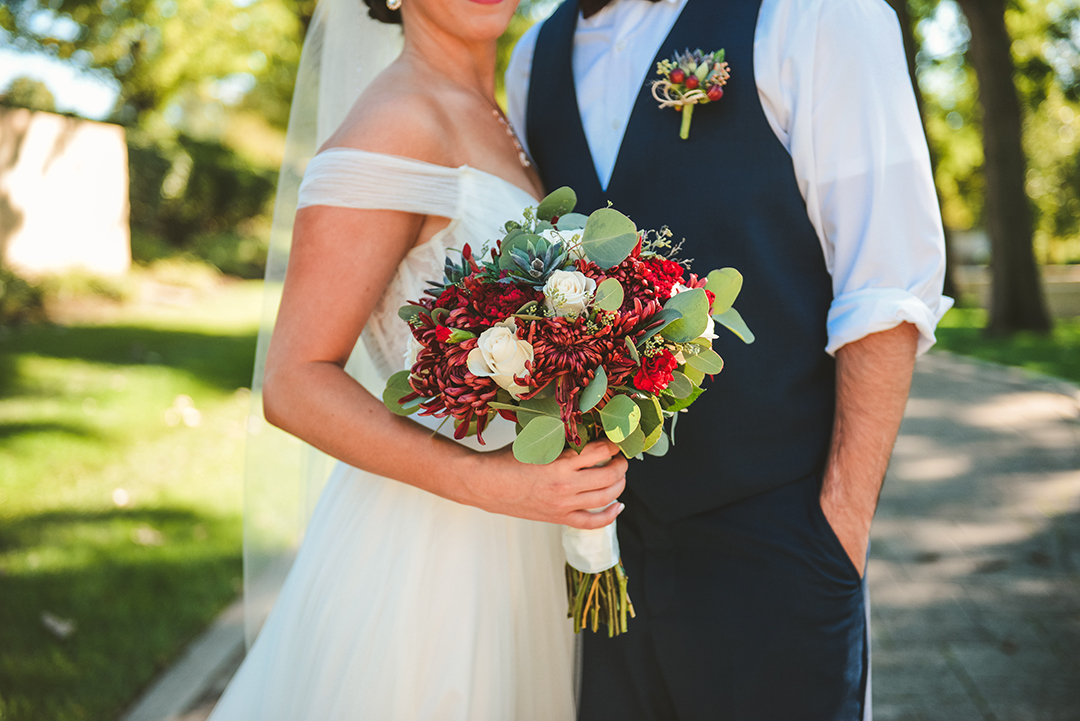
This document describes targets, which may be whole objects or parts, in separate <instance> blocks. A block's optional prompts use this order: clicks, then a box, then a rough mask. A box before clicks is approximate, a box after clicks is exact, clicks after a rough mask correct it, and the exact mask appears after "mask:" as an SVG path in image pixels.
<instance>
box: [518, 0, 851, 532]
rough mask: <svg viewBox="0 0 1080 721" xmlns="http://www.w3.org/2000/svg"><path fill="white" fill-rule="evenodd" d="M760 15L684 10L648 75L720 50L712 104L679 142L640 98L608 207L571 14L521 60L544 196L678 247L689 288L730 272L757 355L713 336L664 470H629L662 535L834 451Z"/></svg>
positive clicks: (821, 356) (822, 292)
mask: <svg viewBox="0 0 1080 721" xmlns="http://www.w3.org/2000/svg"><path fill="white" fill-rule="evenodd" d="M760 3H761V0H689V2H688V3H687V5H686V7H685V8H684V10H683V12H682V14H681V15H680V17H679V19H678V21H677V22H676V23H675V26H674V27H673V28H672V30H671V33H670V35H668V37H667V39H666V40H665V41H664V43H663V44H662V45H661V46H660V52H659V54H658V55H657V57H656V58H655V60H654V61H653V63H652V66H651V68H650V74H651V73H652V72H653V70H654V69H655V67H656V63H657V62H659V61H660V60H662V59H664V58H669V57H671V55H672V53H673V52H674V51H675V50H682V49H684V48H690V49H694V48H701V49H702V50H705V51H707V52H708V51H713V50H718V49H720V48H724V49H725V50H726V52H727V61H728V62H729V63H730V64H731V80H730V82H729V83H728V85H727V87H726V88H725V94H724V97H723V98H722V99H721V100H720V101H719V102H716V103H710V104H708V105H703V106H699V107H697V108H696V109H695V112H694V118H693V124H692V125H691V128H690V138H689V140H681V139H680V138H679V123H680V119H681V118H680V116H679V114H678V113H677V112H675V111H673V110H660V109H659V108H658V107H657V103H656V100H654V99H653V97H652V95H651V93H650V90H649V83H648V82H646V84H645V86H644V87H642V89H641V92H640V94H639V95H638V99H637V101H636V103H635V105H634V110H633V113H632V114H631V116H630V121H629V124H628V125H627V128H626V134H625V136H624V137H623V142H622V147H621V149H620V151H619V156H618V160H617V162H616V164H615V172H614V173H613V175H612V177H611V182H610V183H609V185H608V188H607V191H604V190H603V189H602V188H601V187H600V181H599V180H598V178H597V176H596V171H595V168H594V166H593V161H592V157H591V156H590V153H589V146H588V142H587V141H586V139H585V132H584V130H583V129H582V125H581V119H580V114H579V113H578V105H577V97H576V93H575V89H574V78H573V71H572V67H571V62H572V55H573V36H574V29H575V26H576V24H577V17H578V8H577V2H576V0H567V1H566V2H564V3H563V4H562V5H561V6H560V7H559V8H558V9H557V10H556V11H555V13H554V14H553V15H552V16H551V17H550V18H549V19H548V20H547V21H546V22H545V23H544V26H543V27H542V28H541V30H540V34H539V36H538V38H537V43H536V51H535V55H534V59H533V67H532V79H531V81H530V87H529V97H528V108H527V115H526V117H527V119H526V127H527V132H528V141H529V149H530V151H531V152H532V156H533V158H534V159H535V161H536V165H537V168H538V170H539V171H540V175H541V177H542V178H543V181H544V185H545V186H546V187H547V188H549V189H552V188H557V187H560V186H563V185H568V186H570V187H572V188H574V190H575V191H576V192H577V195H578V207H577V210H578V212H583V213H588V212H591V211H592V210H594V209H596V208H600V207H604V206H606V205H607V203H608V201H611V203H612V204H613V205H614V207H615V208H616V209H618V210H620V211H622V212H623V213H626V214H627V215H629V216H630V217H631V218H632V219H633V220H634V221H635V222H636V223H637V225H638V227H639V228H660V227H661V226H664V225H667V226H668V227H670V228H671V230H672V232H673V233H674V234H675V239H676V240H677V239H680V238H685V240H686V243H685V245H684V246H683V250H682V253H681V256H682V257H683V258H692V259H693V266H692V270H693V271H694V272H697V273H699V274H704V273H707V272H709V271H710V270H712V269H714V268H723V267H726V266H732V267H734V268H737V269H738V270H739V271H740V272H741V273H742V274H743V276H744V278H745V284H744V287H743V291H742V294H741V295H740V296H739V299H738V301H737V302H736V307H737V308H738V309H739V312H740V313H742V315H743V318H745V319H746V322H747V324H748V325H749V326H750V328H751V329H752V330H753V331H754V333H755V335H756V336H757V341H756V342H755V343H753V344H752V345H744V344H743V343H742V342H741V341H740V340H739V339H738V338H736V337H735V336H733V335H731V334H730V333H729V332H728V331H727V330H725V329H724V328H721V327H720V326H719V325H718V326H717V333H718V334H719V335H720V338H719V339H718V340H716V341H714V343H713V347H714V348H715V349H716V351H717V352H718V353H720V355H721V356H723V358H724V361H725V368H724V371H723V372H722V373H720V374H719V375H718V376H716V377H715V378H714V379H713V380H712V382H711V383H710V382H708V381H706V392H705V393H704V394H702V396H701V397H700V398H699V399H698V401H697V402H696V403H695V404H694V406H693V407H691V408H690V409H689V411H687V412H686V413H685V414H680V416H679V419H678V425H677V428H676V430H675V446H674V448H672V450H671V451H670V452H669V453H668V455H667V456H664V457H662V458H653V457H650V456H646V460H645V461H643V462H642V461H631V463H630V471H629V473H628V489H629V491H630V494H631V495H632V496H636V497H637V499H640V501H643V502H645V503H647V504H648V507H649V508H650V510H651V511H652V512H653V513H655V514H656V515H657V516H658V517H660V518H662V519H667V520H671V519H675V518H680V517H685V516H688V515H692V514H694V513H699V512H702V511H707V510H710V509H712V508H716V507H718V506H720V505H723V504H726V503H730V502H732V501H736V500H739V499H741V498H745V497H747V496H750V495H752V494H755V493H759V492H761V491H766V490H769V489H772V488H775V487H778V486H780V485H783V484H785V483H788V482H791V481H795V480H797V479H800V478H804V477H806V476H808V475H811V474H813V473H818V472H820V471H821V470H822V468H823V467H824V465H825V460H826V456H827V452H828V446H829V440H830V438H831V435H832V422H833V411H834V405H835V376H834V373H835V367H834V363H833V359H832V358H831V357H830V356H829V355H828V354H827V353H825V350H824V349H825V345H826V342H827V333H826V319H827V315H828V311H829V304H830V303H831V302H832V297H833V294H832V282H831V278H830V276H829V273H828V271H827V270H826V269H825V261H824V257H823V255H822V251H821V245H820V243H819V241H818V238H817V235H816V233H815V231H814V228H813V226H812V225H811V223H810V220H809V218H808V217H807V214H806V204H805V202H804V201H803V198H802V195H801V194H800V193H799V189H798V186H797V184H796V179H795V172H794V169H793V167H792V163H791V156H790V155H789V154H788V152H787V150H786V149H785V148H784V147H783V145H781V143H780V141H779V140H778V139H777V137H776V135H775V133H773V131H772V128H771V127H770V126H769V122H768V120H767V119H766V117H765V113H764V110H763V109H762V107H761V102H760V99H759V97H758V93H757V87H756V84H755V82H754V33H755V28H756V24H757V16H758V9H759V7H760ZM655 77H658V76H655V75H652V77H650V81H651V79H652V78H655ZM631 502H635V501H634V500H630V501H628V503H631Z"/></svg>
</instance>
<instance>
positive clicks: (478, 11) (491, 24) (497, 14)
mask: <svg viewBox="0 0 1080 721" xmlns="http://www.w3.org/2000/svg"><path fill="white" fill-rule="evenodd" d="M405 2H408V0H405ZM413 2H414V3H416V4H417V5H420V4H423V5H426V6H427V8H425V9H426V10H428V13H430V14H429V15H428V17H429V18H430V19H431V20H433V21H435V23H436V24H437V25H441V26H442V28H443V30H445V31H449V32H450V33H452V34H453V35H457V36H459V37H462V38H463V39H467V40H472V41H477V40H480V41H483V40H496V39H498V37H499V36H500V35H502V34H503V33H504V32H505V31H506V28H507V26H509V25H510V18H511V17H513V14H514V10H516V9H517V6H518V0H413ZM406 25H407V23H406ZM407 29H408V28H407V27H406V30H407Z"/></svg>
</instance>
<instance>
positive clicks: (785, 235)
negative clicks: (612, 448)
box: [507, 0, 951, 721]
mask: <svg viewBox="0 0 1080 721" xmlns="http://www.w3.org/2000/svg"><path fill="white" fill-rule="evenodd" d="M685 48H689V49H690V50H693V49H695V48H700V49H701V50H703V51H705V52H711V51H714V50H719V49H721V48H723V49H724V50H725V51H726V59H727V62H728V63H730V66H731V79H730V81H729V83H728V84H727V86H726V87H725V88H724V89H725V91H726V92H725V94H724V96H723V97H722V98H721V99H719V100H718V101H716V102H713V103H710V104H708V105H702V106H699V107H698V108H697V109H696V112H695V113H694V115H693V122H692V125H691V127H690V134H689V139H687V140H682V139H680V137H679V126H680V116H679V115H678V113H677V112H674V111H672V110H671V109H663V110H661V109H660V108H659V107H658V104H657V101H656V100H655V99H654V98H653V97H652V94H651V92H650V90H649V84H650V81H651V80H653V79H656V78H657V77H658V76H657V75H656V74H655V72H656V64H657V62H658V61H660V60H662V59H666V58H671V56H672V54H673V53H674V52H675V51H682V50H683V49H685ZM906 68H907V65H906V63H905V60H904V54H903V48H902V44H901V36H900V31H899V27H898V25H897V21H896V17H895V15H894V14H893V13H892V11H891V10H890V9H889V8H888V6H887V5H886V4H885V3H884V0H659V1H656V2H650V1H649V0H614V1H613V2H605V0H566V2H564V3H563V4H562V5H561V6H560V7H559V8H558V9H557V10H556V11H555V13H554V14H553V15H552V16H551V17H550V18H549V19H548V20H547V21H545V22H544V23H543V24H541V25H539V26H536V27H533V28H532V29H530V31H529V32H528V33H526V35H525V36H524V37H523V38H522V39H521V41H520V42H519V43H518V46H517V48H516V49H515V51H514V56H513V58H512V60H511V63H510V67H509V69H508V71H507V93H508V100H509V105H510V116H511V120H512V121H513V122H514V124H515V125H516V127H517V128H518V130H519V131H520V132H521V133H522V134H523V135H524V137H525V138H526V139H527V142H528V148H529V151H530V152H531V154H532V157H533V158H534V159H535V162H536V167H537V169H538V170H539V172H540V174H541V176H542V178H543V181H544V183H545V185H546V186H547V187H548V188H549V189H551V188H556V187H559V186H562V185H568V186H571V187H573V188H574V189H575V190H576V191H577V195H578V209H579V210H581V211H582V212H588V211H589V210H592V209H595V208H599V207H604V206H606V205H607V203H608V202H609V201H610V202H611V203H612V204H613V205H614V207H615V208H617V209H618V210H620V211H622V212H624V213H626V214H627V215H629V216H630V217H631V218H632V219H633V220H634V221H636V223H637V225H638V227H640V228H659V227H661V226H664V225H667V226H669V227H670V228H671V230H672V231H673V233H674V235H675V237H676V238H685V239H686V243H685V245H684V247H683V251H682V255H683V257H689V258H693V259H694V266H693V268H694V269H695V270H699V271H701V270H705V269H710V268H719V267H724V266H732V267H735V268H737V269H738V270H739V271H741V272H742V274H743V275H744V276H745V279H746V280H745V286H744V289H743V292H742V294H741V295H740V297H739V304H738V305H739V309H740V310H741V312H742V314H743V316H744V317H745V318H746V320H747V322H748V324H749V326H750V327H751V328H752V329H753V330H754V332H755V334H756V335H757V341H756V342H755V343H754V344H753V345H743V344H742V343H741V342H740V341H739V340H738V339H736V338H735V337H734V336H732V335H728V334H726V332H725V331H723V330H721V331H720V333H721V337H720V339H718V340H717V341H715V343H716V344H717V345H716V346H715V347H716V348H717V350H718V351H719V352H720V354H721V355H722V356H723V357H724V359H725V361H726V363H727V366H726V368H725V370H724V371H723V373H721V374H720V375H719V376H717V377H716V378H715V379H714V380H713V382H712V384H711V385H710V386H709V388H708V390H707V392H706V393H705V394H704V395H703V396H702V397H701V398H700V399H699V400H698V401H697V403H696V404H695V405H694V408H693V410H692V411H691V412H690V413H688V414H686V415H685V416H683V417H681V419H680V422H679V424H678V430H677V434H676V443H677V444H676V445H675V446H674V447H673V448H672V450H671V451H670V452H669V453H668V455H667V456H665V457H663V458H652V457H649V458H647V459H646V460H645V461H638V462H632V463H631V465H630V470H629V472H628V483H627V490H626V492H625V494H624V496H623V499H622V500H623V501H624V502H625V503H626V510H625V511H624V512H623V513H622V515H621V516H620V517H619V526H618V530H619V538H620V544H621V547H622V553H623V561H624V564H625V566H626V569H627V572H628V574H629V576H630V578H631V594H632V597H633V600H634V605H635V608H636V610H637V618H636V619H634V621H633V622H632V623H631V626H630V632H629V633H627V634H624V635H622V636H618V637H616V638H613V639H609V638H607V637H604V636H602V635H593V634H589V635H587V636H586V638H585V648H584V669H583V677H582V683H583V687H582V695H581V701H580V704H581V710H580V718H581V719H583V720H585V721H594V720H596V721H604V720H606V719H620V720H621V721H631V720H635V719H649V720H654V721H660V720H667V719H680V720H686V719H725V720H726V721H773V720H775V721H826V720H827V721H855V720H856V719H863V718H868V717H869V704H868V698H869V695H868V690H869V657H868V656H869V649H868V639H867V636H868V629H867V621H866V619H867V606H866V601H865V586H864V581H863V571H864V568H865V563H866V556H867V547H868V543H869V534H870V523H871V519H872V518H873V515H874V510H875V506H876V504H877V498H878V493H879V490H880V487H881V482H882V478H883V476H884V474H885V469H886V465H887V463H888V459H889V455H890V453H891V450H892V445H893V442H894V441H895V438H896V433H897V429H898V427H899V423H900V419H901V416H902V414H903V408H904V403H905V401H906V398H907V393H908V388H909V384H910V380H911V373H912V368H913V364H914V359H915V356H916V354H917V353H919V352H922V351H924V350H926V349H927V348H928V347H929V346H930V345H932V344H933V341H934V327H935V325H936V323H937V321H938V320H939V319H940V318H941V316H942V314H944V312H945V311H946V310H947V309H948V307H949V306H950V305H951V301H950V300H949V299H947V298H943V297H942V295H941V286H942V274H943V267H944V254H943V239H942V230H941V221H940V215H939V211H938V208H937V204H936V198H935V193H934V188H933V181H932V178H931V174H930V165H929V159H928V154H927V150H926V141H925V138H924V137H923V134H922V128H921V124H920V122H919V117H918V113H917V110H916V107H915V102H914V98H913V93H912V89H911V84H910V79H909V78H908V74H907V70H906Z"/></svg>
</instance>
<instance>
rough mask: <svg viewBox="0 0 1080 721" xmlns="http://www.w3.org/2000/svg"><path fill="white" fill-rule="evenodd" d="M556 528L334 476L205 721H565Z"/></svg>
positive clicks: (568, 649)
mask: <svg viewBox="0 0 1080 721" xmlns="http://www.w3.org/2000/svg"><path fill="white" fill-rule="evenodd" d="M573 636H574V635H573V631H572V629H571V627H570V624H569V622H568V621H567V619H566V595H565V589H564V580H563V553H562V548H561V544H560V530H559V527H558V526H554V525H550V524H544V523H537V522H533V521H523V520H520V519H516V518H509V517H506V516H499V515H495V514H490V513H487V512H485V511H481V510H479V509H476V508H471V507H467V506H462V505H458V504H456V503H453V502H450V501H447V500H445V499H442V498H439V497H437V496H434V495H432V494H430V493H427V492H425V491H421V490H418V489H416V488H413V487H411V486H408V485H406V484H403V483H399V482H397V481H393V480H389V479H385V478H380V477H377V476H372V475H370V474H367V473H364V472H362V471H359V470H357V469H355V468H352V467H351V466H348V465H346V464H344V463H338V464H337V465H336V467H335V470H334V472H333V474H332V476H331V478H330V479H329V481H328V482H327V485H326V487H325V489H324V490H323V492H322V494H321V496H320V498H319V502H318V505H317V507H316V509H315V512H314V515H313V517H312V519H311V521H310V522H309V524H308V527H307V535H306V537H305V539H304V542H303V544H302V545H301V547H300V551H299V553H298V555H297V558H296V561H295V563H294V564H293V567H292V570H291V571H290V572H289V576H288V578H287V580H286V582H285V585H284V587H283V588H282V591H281V594H280V595H279V597H278V599H277V602H276V603H275V605H274V608H273V610H272V611H271V613H270V616H269V617H268V619H267V622H266V624H265V626H264V627H263V629H262V631H261V632H260V633H259V636H258V638H257V639H256V641H255V643H254V645H253V646H252V648H251V650H250V651H249V653H248V655H247V658H245V660H244V663H243V664H242V665H241V667H240V669H239V671H238V672H237V674H236V676H235V677H234V678H233V680H232V682H231V683H230V684H229V687H228V688H227V689H226V691H225V694H224V695H223V696H222V698H221V700H220V702H219V703H218V705H217V707H216V708H215V709H214V713H213V714H212V716H211V721H237V720H240V719H252V720H255V719H258V720H259V721H274V720H276V719H281V720H285V719H288V721H301V720H302V719H310V720H312V721H316V720H317V721H330V720H336V719H349V720H350V721H354V720H357V719H361V720H367V719H370V720H372V721H398V720H401V721H407V720H412V719H417V720H419V719H423V720H425V721H429V720H430V721H434V720H438V721H444V720H445V721H458V720H460V721H466V720H468V721H482V720H485V719H490V720H491V721H510V720H516V721H528V720H530V719H536V720H537V721H561V720H564V719H565V720H566V721H570V720H571V719H573V718H574V694H573V670H572V669H573V655H574V638H573Z"/></svg>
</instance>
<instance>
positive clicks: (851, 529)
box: [821, 323, 919, 574]
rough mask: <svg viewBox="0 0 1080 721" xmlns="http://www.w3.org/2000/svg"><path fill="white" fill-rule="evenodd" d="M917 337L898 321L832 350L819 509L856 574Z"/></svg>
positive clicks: (908, 385) (896, 427)
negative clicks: (830, 416) (829, 426)
mask: <svg viewBox="0 0 1080 721" xmlns="http://www.w3.org/2000/svg"><path fill="white" fill-rule="evenodd" d="M918 339H919V331H918V330H917V329H916V328H915V326H914V325H912V324H910V323H901V324H900V325H898V326H896V327H895V328H891V329H889V330H886V331H882V332H880V333H872V334H870V335H868V336H866V337H864V338H862V339H860V340H857V341H854V342H852V343H848V344H847V345H845V346H844V347H842V348H840V349H839V350H838V351H837V352H836V420H835V423H834V424H833V438H832V446H831V449H830V452H829V461H828V465H827V466H826V468H825V479H824V482H823V484H822V488H821V507H822V510H823V511H824V512H825V516H826V518H828V520H829V523H830V524H831V525H832V527H833V530H834V531H835V532H836V535H837V536H838V537H839V538H840V541H841V543H843V545H844V548H845V549H847V552H848V555H849V556H850V557H851V560H852V562H853V563H854V564H855V567H856V568H857V569H858V570H859V573H860V574H861V573H862V572H863V567H864V566H865V564H866V549H867V545H868V544H869V541H870V524H871V522H872V521H873V518H874V511H875V509H876V508H877V501H878V495H879V493H880V492H881V483H882V481H883V480H884V477H885V470H886V468H887V467H888V464H889V456H890V455H892V449H893V444H894V443H895V442H896V434H897V432H898V431H899V430H900V421H901V419H902V418H903V415H904V405H905V404H906V403H907V397H908V392H909V390H910V388H911V375H912V373H913V372H914V369H915V350H916V344H917V342H918Z"/></svg>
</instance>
